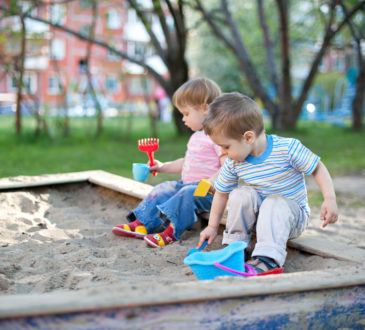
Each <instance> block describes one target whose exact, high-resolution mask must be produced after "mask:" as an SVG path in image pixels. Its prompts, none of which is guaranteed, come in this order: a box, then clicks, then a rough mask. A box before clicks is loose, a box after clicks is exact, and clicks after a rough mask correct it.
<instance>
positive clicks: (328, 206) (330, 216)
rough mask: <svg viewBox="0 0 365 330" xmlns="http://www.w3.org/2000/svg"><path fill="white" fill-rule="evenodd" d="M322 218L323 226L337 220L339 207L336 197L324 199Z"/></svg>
mask: <svg viewBox="0 0 365 330" xmlns="http://www.w3.org/2000/svg"><path fill="white" fill-rule="evenodd" d="M320 218H321V220H322V221H323V223H322V226H321V227H322V228H324V227H326V226H327V225H328V224H329V223H334V222H336V221H337V219H338V209H337V203H336V198H328V199H325V200H324V201H323V203H322V207H321V215H320Z"/></svg>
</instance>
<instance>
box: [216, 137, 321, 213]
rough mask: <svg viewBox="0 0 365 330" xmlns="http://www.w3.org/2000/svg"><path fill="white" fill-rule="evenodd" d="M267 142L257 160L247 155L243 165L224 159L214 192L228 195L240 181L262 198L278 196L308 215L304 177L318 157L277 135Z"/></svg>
mask: <svg viewBox="0 0 365 330" xmlns="http://www.w3.org/2000/svg"><path fill="white" fill-rule="evenodd" d="M266 140H267V146H266V149H265V151H264V152H263V153H262V154H261V155H260V156H258V157H254V156H252V155H249V156H248V157H247V158H246V159H245V161H243V162H237V161H234V160H232V159H230V158H227V159H226V161H225V162H224V165H223V166H222V169H221V170H220V172H219V176H218V178H217V180H216V182H215V185H214V186H215V189H216V190H218V191H220V192H223V193H229V192H230V191H232V190H233V189H234V188H236V187H237V186H238V180H240V181H243V184H244V185H248V186H251V187H253V188H255V189H256V191H257V192H258V193H259V195H260V196H261V197H262V198H265V197H266V196H269V195H280V196H283V197H286V198H289V199H292V200H294V201H296V202H297V203H298V204H299V206H300V207H301V208H302V209H303V210H304V211H305V212H306V214H307V215H308V216H309V213H310V209H309V206H308V197H307V189H306V186H305V180H304V175H310V174H312V173H313V171H314V170H315V168H316V167H317V165H318V162H319V159H320V158H319V157H318V156H317V155H315V154H314V153H313V152H312V151H310V150H309V149H308V148H306V147H305V146H304V145H303V144H301V142H300V141H299V140H296V139H293V138H284V137H280V136H276V135H266Z"/></svg>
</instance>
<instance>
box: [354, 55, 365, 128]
mask: <svg viewBox="0 0 365 330" xmlns="http://www.w3.org/2000/svg"><path fill="white" fill-rule="evenodd" d="M359 70H360V71H359V76H358V77H357V81H356V94H355V98H354V100H353V102H352V128H353V130H355V131H360V130H361V129H362V113H363V111H364V95H365V60H363V61H362V63H361V67H360V68H359Z"/></svg>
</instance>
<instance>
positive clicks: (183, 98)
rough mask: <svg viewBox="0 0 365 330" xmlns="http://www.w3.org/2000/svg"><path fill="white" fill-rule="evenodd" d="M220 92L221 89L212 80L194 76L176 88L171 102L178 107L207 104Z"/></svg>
mask: <svg viewBox="0 0 365 330" xmlns="http://www.w3.org/2000/svg"><path fill="white" fill-rule="evenodd" d="M221 93H222V92H221V89H220V88H219V86H218V85H217V84H216V83H215V82H214V81H213V80H210V79H207V78H195V79H191V80H188V81H187V82H186V83H184V84H183V85H181V86H180V87H179V88H178V89H177V90H176V92H175V93H174V96H173V97H172V103H173V104H174V106H175V107H176V108H178V109H182V108H186V107H189V106H190V107H196V106H202V105H208V104H210V103H212V102H213V100H214V99H215V98H216V97H217V96H219V95H221Z"/></svg>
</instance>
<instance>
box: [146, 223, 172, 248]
mask: <svg viewBox="0 0 365 330" xmlns="http://www.w3.org/2000/svg"><path fill="white" fill-rule="evenodd" d="M143 239H144V240H145V241H146V243H147V245H148V246H150V247H153V248H157V247H160V248H162V247H165V246H166V245H169V244H171V243H174V242H175V241H176V238H175V236H174V228H173V227H172V226H171V225H169V226H168V227H167V228H166V229H165V230H164V231H163V232H162V233H158V234H149V235H146V236H145V237H144V238H143Z"/></svg>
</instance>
